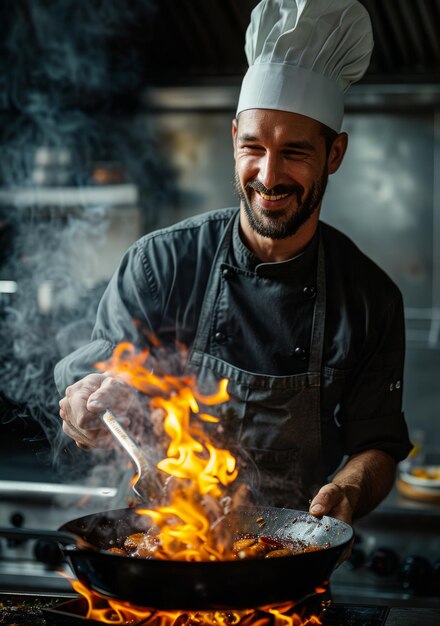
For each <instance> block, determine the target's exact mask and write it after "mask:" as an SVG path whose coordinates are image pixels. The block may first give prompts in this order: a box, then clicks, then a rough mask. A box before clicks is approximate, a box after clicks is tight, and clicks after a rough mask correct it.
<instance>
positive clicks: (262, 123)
mask: <svg viewBox="0 0 440 626" xmlns="http://www.w3.org/2000/svg"><path fill="white" fill-rule="evenodd" d="M237 124H238V125H237V128H238V137H239V138H240V136H242V135H246V136H252V137H255V138H258V139H261V140H263V139H269V138H270V139H272V140H279V141H298V140H307V141H311V142H315V141H318V140H319V139H321V140H322V133H321V124H320V123H319V122H317V121H316V120H313V119H312V118H310V117H306V116H305V115H299V114H298V113H290V112H289V111H277V110H272V109H248V110H246V111H242V112H241V113H240V115H239V116H238V122H237Z"/></svg>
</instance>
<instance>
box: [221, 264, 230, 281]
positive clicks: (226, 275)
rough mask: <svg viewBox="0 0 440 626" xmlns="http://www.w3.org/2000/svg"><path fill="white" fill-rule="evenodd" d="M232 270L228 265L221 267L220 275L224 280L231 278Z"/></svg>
mask: <svg viewBox="0 0 440 626" xmlns="http://www.w3.org/2000/svg"><path fill="white" fill-rule="evenodd" d="M232 274H233V272H232V270H231V269H230V268H229V267H225V268H223V269H222V276H223V278H224V279H225V280H229V278H232Z"/></svg>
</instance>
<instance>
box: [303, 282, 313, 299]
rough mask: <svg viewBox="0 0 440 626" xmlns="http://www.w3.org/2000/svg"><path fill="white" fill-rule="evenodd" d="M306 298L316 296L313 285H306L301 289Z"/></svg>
mask: <svg viewBox="0 0 440 626" xmlns="http://www.w3.org/2000/svg"><path fill="white" fill-rule="evenodd" d="M303 294H304V295H305V297H306V298H310V299H312V298H314V297H315V296H316V287H315V286H314V285H306V286H305V287H304V289H303Z"/></svg>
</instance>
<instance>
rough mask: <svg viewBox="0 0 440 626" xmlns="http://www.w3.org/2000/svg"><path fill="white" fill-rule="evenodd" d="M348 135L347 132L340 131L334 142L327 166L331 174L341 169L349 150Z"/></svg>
mask: <svg viewBox="0 0 440 626" xmlns="http://www.w3.org/2000/svg"><path fill="white" fill-rule="evenodd" d="M347 144H348V135H347V133H339V135H337V137H336V138H335V140H334V141H333V143H332V146H331V148H330V152H329V155H328V157H327V168H328V173H329V174H334V172H336V171H337V170H338V169H339V166H340V165H341V163H342V160H343V158H344V154H345V151H346V150H347Z"/></svg>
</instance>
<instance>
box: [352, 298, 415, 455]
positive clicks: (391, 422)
mask: <svg viewBox="0 0 440 626" xmlns="http://www.w3.org/2000/svg"><path fill="white" fill-rule="evenodd" d="M378 322H379V323H378V324H377V325H376V328H375V329H372V331H371V333H370V338H369V341H368V345H367V347H366V350H365V352H364V355H363V357H362V359H361V360H360V362H359V364H358V366H357V367H356V368H355V370H354V371H353V372H352V375H351V377H350V379H349V381H348V385H347V391H346V394H345V397H344V400H343V402H342V403H341V409H342V410H341V415H340V418H341V422H342V427H343V433H344V448H345V453H346V454H349V455H351V454H355V453H357V452H362V451H364V450H368V449H378V450H382V451H384V452H387V453H388V454H390V455H391V456H392V457H393V458H394V459H395V461H396V462H399V461H401V460H402V459H404V458H405V457H406V456H407V455H408V453H409V452H410V450H411V448H412V445H411V442H410V440H409V437H408V429H407V425H406V423H405V419H404V416H403V413H402V394H403V368H404V352H405V330H404V315H403V303H402V299H401V296H400V293H399V294H397V295H396V296H395V297H394V298H393V299H392V301H391V302H390V303H389V305H388V307H387V308H386V309H384V311H383V313H382V315H381V319H380V320H378Z"/></svg>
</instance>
